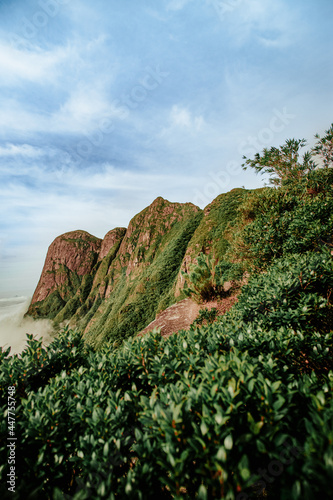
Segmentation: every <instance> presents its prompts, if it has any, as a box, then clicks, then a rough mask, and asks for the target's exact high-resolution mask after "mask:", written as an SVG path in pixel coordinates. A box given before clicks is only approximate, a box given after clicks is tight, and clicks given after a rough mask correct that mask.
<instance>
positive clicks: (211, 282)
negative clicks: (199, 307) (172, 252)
mask: <svg viewBox="0 0 333 500" xmlns="http://www.w3.org/2000/svg"><path fill="white" fill-rule="evenodd" d="M182 275H183V276H185V278H186V281H185V284H186V285H187V286H185V287H184V293H185V294H186V295H187V296H188V297H193V298H194V300H196V301H197V302H202V301H203V302H205V301H208V300H214V299H216V298H221V297H225V296H227V295H228V294H229V293H230V291H228V292H227V291H226V290H225V288H224V284H225V283H226V282H227V281H229V280H232V279H235V278H238V279H240V278H241V277H242V275H243V267H242V266H241V265H240V264H232V263H230V262H226V261H224V260H221V261H219V262H214V261H213V258H212V256H211V255H210V254H209V255H204V254H203V253H202V252H201V253H200V254H199V256H198V257H197V264H196V265H192V269H191V272H190V273H189V274H188V273H185V272H184V271H182ZM188 282H189V283H188Z"/></svg>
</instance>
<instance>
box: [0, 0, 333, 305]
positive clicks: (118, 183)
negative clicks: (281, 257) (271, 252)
mask: <svg viewBox="0 0 333 500" xmlns="http://www.w3.org/2000/svg"><path fill="white" fill-rule="evenodd" d="M332 18H333V3H332V1H331V0H294V1H293V2H290V1H289V0H274V1H273V0H160V1H156V0H142V1H140V0H137V1H134V0H132V1H131V0H123V1H119V0H94V1H92V0H37V1H35V0H28V1H27V0H22V1H21V0H15V1H6V0H0V176H1V183H0V193H1V194H0V207H1V222H0V273H1V274H0V276H1V280H0V295H1V296H6V295H11V294H13V293H15V294H16V293H18V294H20V293H28V294H32V292H33V290H34V288H35V286H36V284H37V281H38V279H39V275H40V272H41V269H42V265H43V262H44V258H45V255H46V252H47V248H48V246H49V244H50V243H51V242H52V241H53V239H54V238H55V237H56V236H57V235H59V234H62V233H64V232H67V231H70V230H74V229H83V230H86V231H88V232H90V233H92V234H94V235H96V236H99V237H103V236H104V235H105V233H106V232H107V231H109V230H110V229H112V228H114V227H116V226H127V225H128V222H129V220H130V219H131V218H132V217H133V216H134V215H135V214H136V213H137V212H139V211H140V210H142V209H143V208H144V207H145V206H147V205H149V204H150V203H151V202H152V201H153V200H154V199H155V198H156V197H157V196H163V197H165V198H167V199H169V200H170V201H179V202H186V201H192V202H193V203H195V204H197V205H199V206H201V207H202V208H203V207H204V206H205V205H206V204H208V203H209V202H210V201H211V200H212V199H214V198H215V197H216V196H217V195H218V194H219V193H221V192H226V191H229V190H230V189H232V188H234V187H241V186H245V187H246V188H253V187H260V186H262V185H263V184H264V179H263V178H262V177H258V176H256V175H255V174H254V173H253V172H249V171H246V172H244V171H243V170H242V169H241V168H240V165H241V163H242V155H243V154H245V155H246V156H250V157H252V156H253V155H254V154H255V153H256V152H259V151H261V150H262V149H263V148H264V147H267V146H271V145H276V146H278V145H279V144H282V143H283V142H284V141H285V139H287V138H291V137H295V138H302V137H304V138H306V139H308V140H309V144H310V145H311V144H313V136H314V134H315V133H316V132H319V133H320V134H322V133H324V130H325V129H327V128H328V127H329V125H330V124H331V123H332V121H333V112H332V111H333V110H332V80H333V79H332V77H333V65H332V55H333V50H332V49H333V37H332V29H331V24H332Z"/></svg>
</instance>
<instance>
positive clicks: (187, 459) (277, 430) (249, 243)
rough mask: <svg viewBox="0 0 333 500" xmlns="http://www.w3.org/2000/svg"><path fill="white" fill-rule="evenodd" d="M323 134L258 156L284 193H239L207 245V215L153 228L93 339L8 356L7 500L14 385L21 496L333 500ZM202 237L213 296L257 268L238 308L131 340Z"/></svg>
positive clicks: (68, 334)
mask: <svg viewBox="0 0 333 500" xmlns="http://www.w3.org/2000/svg"><path fill="white" fill-rule="evenodd" d="M317 139H318V142H317V144H316V146H315V148H314V150H313V152H312V154H311V155H309V154H306V155H305V156H304V157H303V160H300V159H299V149H300V147H303V145H304V144H303V141H295V140H292V141H289V142H288V141H287V143H286V145H285V146H283V147H281V148H280V149H279V150H275V149H271V150H269V151H265V152H264V155H263V156H260V155H259V156H258V157H257V158H255V160H253V162H254V163H252V164H251V163H250V162H249V163H248V164H247V165H248V166H251V167H254V168H257V167H258V168H259V167H260V169H266V172H268V173H271V174H272V175H274V176H275V177H274V179H275V180H274V183H275V185H276V186H277V187H275V188H265V189H263V190H260V191H255V192H251V193H247V194H246V196H245V195H244V196H243V193H242V194H241V193H238V194H239V195H240V194H241V198H242V200H241V201H242V203H241V204H240V205H239V208H238V210H237V213H236V215H235V214H234V215H233V216H231V215H230V217H229V216H228V217H227V219H228V220H227V222H223V223H221V225H220V226H219V227H220V229H221V230H220V233H219V234H218V232H217V233H216V240H217V243H212V242H211V243H209V241H210V240H209V239H205V236H204V234H205V233H204V231H203V221H204V220H205V219H204V218H203V219H202V214H201V213H200V212H199V213H197V214H196V215H195V216H193V213H192V214H190V213H189V214H188V217H184V218H182V219H178V220H177V221H174V222H173V224H171V225H170V226H169V228H168V231H166V232H165V233H164V234H163V237H159V236H157V235H158V234H159V230H158V227H157V225H155V226H154V224H152V227H153V228H155V229H153V230H152V231H151V233H150V236H149V238H150V241H153V243H152V244H151V246H149V248H148V249H147V248H146V250H145V251H139V247H138V246H135V245H134V244H133V252H137V253H136V254H135V255H138V256H139V257H140V259H141V261H142V266H141V267H138V270H137V271H134V272H133V274H132V275H130V277H128V276H127V275H126V266H123V267H121V266H120V267H117V266H118V264H119V262H118V264H117V265H115V264H116V263H117V258H115V259H114V260H113V261H112V264H111V265H110V267H109V268H108V270H106V269H105V271H103V276H104V277H106V276H107V277H108V280H109V281H108V282H109V283H111V284H112V286H113V293H112V294H111V295H110V299H109V300H108V301H104V302H98V301H97V299H98V298H100V296H98V294H97V293H96V300H94V301H93V302H92V303H91V308H90V309H89V308H88V311H89V313H88V314H90V316H89V318H90V319H89V320H94V321H95V323H94V324H93V325H92V327H91V328H90V329H89V332H88V335H87V337H86V339H87V340H88V342H85V343H84V341H83V337H82V335H81V334H80V333H78V332H77V331H71V330H69V329H67V330H66V331H63V332H62V334H61V335H60V336H59V337H58V338H57V339H56V340H55V342H54V343H52V344H51V345H50V346H49V347H47V348H44V347H43V346H42V344H41V342H40V341H34V340H33V339H32V338H31V336H30V337H29V342H28V347H27V348H26V349H25V351H24V352H23V353H22V356H13V357H11V356H10V352H9V350H6V351H2V350H1V352H0V404H1V411H2V413H3V415H4V417H5V418H4V419H2V421H1V423H0V434H1V438H2V439H1V441H0V443H1V444H0V463H1V464H2V465H0V479H1V486H0V494H2V497H3V498H6V497H7V493H8V492H7V489H6V486H5V485H6V474H7V469H8V465H7V456H8V448H7V446H6V438H7V433H8V428H7V416H8V410H7V398H8V392H7V391H8V387H12V388H14V389H15V398H16V402H17V409H16V429H15V432H16V435H17V437H18V440H17V442H16V443H17V444H16V457H17V463H16V467H17V476H18V478H19V480H18V481H17V491H16V493H15V494H11V496H10V498H12V499H14V500H17V499H20V498H27V499H31V500H32V499H33V498H45V499H54V500H64V499H65V500H70V499H71V500H85V499H90V498H94V499H96V500H103V499H108V500H116V499H123V498H129V499H132V500H146V499H147V500H148V499H151V498H161V499H163V498H165V499H170V500H171V499H177V500H182V499H184V500H185V499H186V500H187V499H188V500H190V499H199V500H209V499H214V498H217V499H228V500H244V499H247V498H254V499H266V498H267V499H268V500H289V499H293V500H301V499H302V500H303V499H306V500H312V499H317V498H318V499H319V498H327V499H330V498H333V446H332V443H333V306H332V300H333V299H332V291H333V257H332V253H331V252H332V251H331V248H332V240H331V237H332V234H333V233H332V232H333V227H332V224H333V219H332V208H333V207H332V202H333V196H332V195H333V193H332V185H333V178H332V169H331V168H330V167H331V166H332V161H333V159H332V141H333V126H332V127H331V129H329V130H328V131H327V132H326V136H325V137H324V138H322V139H321V138H319V137H317ZM288 148H289V149H288ZM314 153H315V154H316V155H317V156H318V155H319V156H320V157H321V158H322V162H323V166H322V167H320V168H319V167H318V166H316V165H315V164H314V163H312V162H313V158H314V156H313V154H314ZM272 158H273V159H274V161H271V160H272ZM274 162H275V163H274ZM277 163H278V164H277ZM268 168H269V169H272V170H267V169H268ZM259 171H260V170H259ZM227 199H228V197H227V196H224V197H222V198H220V200H219V203H220V201H221V200H223V203H224V202H226V200H227ZM229 201H230V199H229ZM159 203H161V205H163V203H162V202H161V200H160V201H159ZM219 203H217V204H216V205H215V208H216V207H217V206H219ZM211 205H212V206H214V202H213V204H211ZM162 208H163V207H160V212H159V213H162V212H161V210H162ZM212 211H213V209H212V210H211V211H210V212H209V214H210V213H211V212H212ZM145 215H147V212H144V213H141V214H139V220H140V221H141V222H142V221H143V220H145V219H144V216H145ZM221 217H222V215H221ZM206 222H207V220H206ZM206 222H205V223H206ZM167 223H168V221H167ZM207 227H208V228H209V229H208V232H211V231H213V229H212V228H211V227H210V226H209V224H208V225H207ZM164 229H165V228H164ZM215 230H216V229H215ZM154 231H156V232H155V234H154ZM216 231H217V230H216ZM139 238H140V234H139V233H138V232H136V233H135V235H134V240H135V241H136V242H138V241H139ZM134 240H133V241H134ZM199 241H201V242H205V245H206V243H207V245H208V246H209V245H211V247H210V248H212V247H213V246H214V245H215V246H214V252H212V255H214V257H213V258H210V257H205V256H204V255H203V254H201V255H199V257H198V253H200V251H201V250H202V248H201V246H200V245H199V246H195V245H192V244H193V242H196V244H197V243H198V242H199ZM156 242H158V243H156ZM189 242H190V244H189ZM189 245H192V247H191V248H192V250H194V248H197V255H196V257H198V265H197V266H196V268H195V269H194V272H195V273H196V275H195V277H193V279H190V285H191V286H192V290H194V292H195V293H196V294H197V295H200V296H201V298H203V291H205V293H206V289H208V290H210V291H211V290H212V287H213V288H214V287H215V289H214V290H213V291H214V293H217V292H220V291H221V290H220V291H219V290H218V288H217V287H219V286H221V283H222V282H224V280H225V279H226V277H228V278H231V276H232V275H233V276H234V277H235V276H236V275H237V273H238V277H240V276H241V273H242V272H243V270H244V269H247V270H248V272H249V273H250V276H249V279H248V283H247V284H246V285H244V286H243V287H242V289H241V293H240V295H239V300H238V302H237V303H236V304H235V305H234V306H233V308H232V309H231V310H230V311H229V312H227V313H226V314H225V315H224V316H219V317H216V316H217V315H216V310H213V309H212V310H211V311H208V309H201V310H200V314H199V317H198V318H197V320H196V321H195V322H194V323H193V324H192V326H191V328H190V330H189V331H180V332H178V334H177V335H173V336H171V337H169V338H163V337H161V335H160V334H159V333H158V332H153V333H151V334H148V335H145V336H143V337H137V338H133V337H132V338H129V337H130V336H131V335H132V334H134V333H136V330H135V328H136V327H138V328H141V325H142V326H145V324H146V323H147V322H149V320H150V318H152V317H153V315H154V311H156V310H157V309H158V308H159V307H161V304H163V305H166V304H167V305H169V301H170V302H171V301H172V300H174V295H173V294H174V290H175V283H176V280H177V275H178V273H179V269H180V266H181V263H182V259H183V256H184V254H185V252H186V249H187V248H189ZM218 245H220V247H219V248H220V250H221V252H222V250H223V252H222V253H221V255H222V256H223V258H222V259H220V260H219V261H216V260H215V259H216V252H217V248H218ZM206 250H207V247H205V251H206ZM126 258H127V257H124V259H125V260H124V262H126ZM213 259H214V260H213ZM148 262H149V264H148ZM111 268H112V269H111ZM105 273H106V274H105ZM228 273H229V275H228ZM104 277H103V278H102V279H104ZM190 277H191V274H190ZM235 279H236V278H235ZM112 280H113V281H112ZM207 283H208V284H209V286H208V285H207ZM206 285H207V286H208V288H207V286H206ZM90 286H91V285H90V284H89V283H87V290H88V288H89V287H90ZM195 286H196V287H197V289H195V288H194V287H195ZM93 287H94V285H92V288H93ZM209 287H210V288H209ZM83 295H84V294H83ZM89 298H91V295H90V294H89V295H88V297H87V299H86V302H85V304H86V303H87V300H89ZM81 307H83V306H81ZM214 319H215V321H214V322H213V320H214ZM205 322H206V324H204V323H205ZM124 339H126V340H124ZM93 347H94V348H97V347H98V350H97V349H93Z"/></svg>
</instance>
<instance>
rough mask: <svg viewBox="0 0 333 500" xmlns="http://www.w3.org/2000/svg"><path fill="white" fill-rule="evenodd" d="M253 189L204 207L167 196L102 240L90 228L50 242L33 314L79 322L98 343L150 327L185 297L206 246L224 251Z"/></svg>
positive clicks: (212, 250)
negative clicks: (189, 275)
mask: <svg viewBox="0 0 333 500" xmlns="http://www.w3.org/2000/svg"><path fill="white" fill-rule="evenodd" d="M246 194H247V192H246V190H244V189H235V190H232V191H231V192H229V193H226V194H222V195H220V196H218V197H217V198H216V199H215V200H214V201H213V202H212V203H211V204H210V205H208V206H207V207H206V208H205V210H204V211H202V210H201V209H200V208H198V207H196V206H195V205H193V204H192V203H171V202H169V201H167V200H165V199H163V198H162V197H158V198H156V200H154V201H153V203H152V204H151V205H149V206H148V207H147V208H145V209H144V210H142V211H141V212H140V213H139V214H137V215H136V216H135V217H133V219H132V220H131V221H130V223H129V225H128V228H127V229H125V228H116V229H113V230H111V231H109V232H108V233H107V234H106V235H105V237H104V239H103V240H101V239H99V238H96V237H94V236H92V235H90V234H88V233H86V232H84V231H73V232H71V233H66V234H64V235H62V236H59V237H58V238H56V239H55V241H54V242H53V243H52V244H51V246H50V248H49V250H48V253H47V257H46V261H45V265H44V268H43V271H42V275H41V278H40V281H39V283H38V286H37V288H36V291H35V293H34V295H33V299H32V302H31V305H30V308H29V311H28V313H27V314H29V315H31V316H34V317H42V318H45V317H47V318H50V319H53V320H54V322H55V323H56V324H61V323H63V322H64V321H66V322H69V323H70V325H72V326H74V325H75V326H76V327H78V328H80V329H81V330H82V331H83V332H84V336H85V339H86V341H87V342H89V343H90V344H91V345H93V346H94V347H99V346H100V345H102V344H103V343H104V342H105V341H106V340H111V341H113V342H118V341H119V340H121V339H123V338H126V337H129V336H131V335H133V334H136V333H137V332H139V331H142V330H144V328H145V327H147V325H149V324H150V323H151V322H152V321H154V320H155V318H156V315H158V314H159V313H161V312H162V311H164V310H165V309H167V308H168V307H170V306H172V305H173V304H174V303H175V302H177V301H179V300H181V299H183V298H184V297H185V295H184V294H183V292H182V288H183V285H184V284H183V276H182V274H181V270H184V271H185V272H187V271H188V270H189V268H190V265H191V264H192V263H195V262H196V257H197V256H198V255H199V253H200V252H204V253H213V255H214V256H215V258H216V259H220V258H223V255H224V253H225V251H226V249H227V247H228V242H227V240H226V239H225V235H224V232H225V230H226V228H227V225H228V223H229V222H232V221H233V219H235V217H236V215H237V207H238V206H239V204H240V203H241V202H242V200H243V199H244V197H245V196H246Z"/></svg>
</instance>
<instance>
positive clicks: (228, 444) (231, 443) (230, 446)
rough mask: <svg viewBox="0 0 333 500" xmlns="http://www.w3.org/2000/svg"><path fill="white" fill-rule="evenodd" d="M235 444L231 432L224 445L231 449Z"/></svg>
mask: <svg viewBox="0 0 333 500" xmlns="http://www.w3.org/2000/svg"><path fill="white" fill-rule="evenodd" d="M233 445H234V442H233V439H232V435H231V434H229V435H228V436H227V437H226V438H225V439H224V447H225V449H226V450H231V449H232V447H233Z"/></svg>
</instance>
